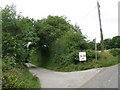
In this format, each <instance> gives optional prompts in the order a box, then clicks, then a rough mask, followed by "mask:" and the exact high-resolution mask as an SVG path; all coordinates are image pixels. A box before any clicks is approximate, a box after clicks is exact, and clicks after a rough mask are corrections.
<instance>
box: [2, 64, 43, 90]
mask: <svg viewBox="0 0 120 90" xmlns="http://www.w3.org/2000/svg"><path fill="white" fill-rule="evenodd" d="M2 88H3V89H6V88H26V89H27V88H41V86H40V82H39V80H38V78H37V77H36V76H33V75H32V74H31V73H30V72H29V70H28V68H27V67H26V66H25V65H17V66H16V67H12V68H11V67H10V68H9V69H8V70H5V71H4V72H3V79H2Z"/></svg>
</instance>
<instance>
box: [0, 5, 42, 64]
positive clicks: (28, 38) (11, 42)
mask: <svg viewBox="0 0 120 90" xmlns="http://www.w3.org/2000/svg"><path fill="white" fill-rule="evenodd" d="M0 12H1V13H2V31H3V32H2V44H3V48H2V49H3V57H4V56H5V55H7V56H8V55H9V56H14V57H15V58H16V60H17V62H21V61H22V62H25V61H26V60H25V58H26V57H27V55H28V53H29V52H28V50H27V49H26V46H25V45H26V44H27V43H28V42H32V43H36V42H37V41H38V40H40V39H39V38H38V37H37V34H36V32H35V28H34V25H33V24H34V20H33V19H29V18H24V17H22V16H20V15H19V16H18V15H16V11H15V6H14V5H12V6H6V7H5V8H4V9H2V10H1V11H0ZM26 52H27V53H26Z"/></svg>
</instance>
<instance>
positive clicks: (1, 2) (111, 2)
mask: <svg viewBox="0 0 120 90" xmlns="http://www.w3.org/2000/svg"><path fill="white" fill-rule="evenodd" d="M118 1H119V0H99V3H100V5H101V7H100V10H101V19H102V29H103V35H104V39H106V38H112V37H113V36H117V35H118ZM12 3H14V4H15V5H16V11H17V12H22V15H23V16H25V17H26V16H28V17H30V18H34V19H42V18H46V17H47V16H48V15H58V16H63V15H64V16H66V17H67V20H70V23H72V24H73V25H75V24H78V25H79V26H80V28H81V31H82V33H83V34H84V35H86V36H87V37H88V40H93V39H94V38H95V37H96V38H97V42H99V40H100V29H99V19H98V11H97V0H0V7H4V6H5V5H6V4H8V5H11V4H12Z"/></svg>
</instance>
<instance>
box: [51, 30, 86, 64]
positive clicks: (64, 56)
mask: <svg viewBox="0 0 120 90" xmlns="http://www.w3.org/2000/svg"><path fill="white" fill-rule="evenodd" d="M84 39H85V37H84V36H82V34H81V33H80V32H74V31H68V32H66V33H65V34H64V35H63V36H62V37H60V38H58V39H57V40H56V41H55V42H53V43H52V45H51V50H50V52H51V53H50V62H49V63H50V64H51V65H54V64H57V65H62V66H67V65H70V64H73V63H75V64H76V63H77V62H78V60H79V50H85V49H86V48H87V43H86V41H85V40H84Z"/></svg>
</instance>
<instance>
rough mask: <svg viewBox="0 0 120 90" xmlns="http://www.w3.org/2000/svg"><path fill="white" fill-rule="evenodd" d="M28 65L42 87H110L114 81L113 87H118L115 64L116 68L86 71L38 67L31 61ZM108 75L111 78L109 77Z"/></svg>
mask: <svg viewBox="0 0 120 90" xmlns="http://www.w3.org/2000/svg"><path fill="white" fill-rule="evenodd" d="M26 65H27V66H28V67H29V70H30V72H31V73H32V74H33V75H36V76H37V77H38V78H39V80H40V83H41V87H42V88H90V87H98V88H105V87H108V88H109V87H110V86H109V84H110V85H111V84H112V83H114V85H113V88H117V87H118V78H117V75H118V74H117V72H116V70H117V66H114V67H116V68H114V67H110V68H97V69H90V70H85V71H74V72H55V71H51V70H47V69H44V68H40V67H36V66H35V65H32V64H30V63H27V64H26ZM111 68H113V69H111ZM107 72H108V73H107ZM113 72H114V73H113ZM113 74H114V75H113ZM108 76H109V77H111V78H107V77H108ZM114 76H115V77H114ZM102 77H105V79H104V78H103V79H104V80H103V79H100V78H102ZM114 79H115V80H114ZM116 79H117V80H116ZM102 80H103V81H102ZM108 80H109V81H108ZM99 81H100V82H99ZM90 82H92V83H90ZM103 82H104V83H105V84H107V85H99V83H103ZM110 82H111V83H110ZM94 84H95V86H94ZM111 87H112V86H111Z"/></svg>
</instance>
